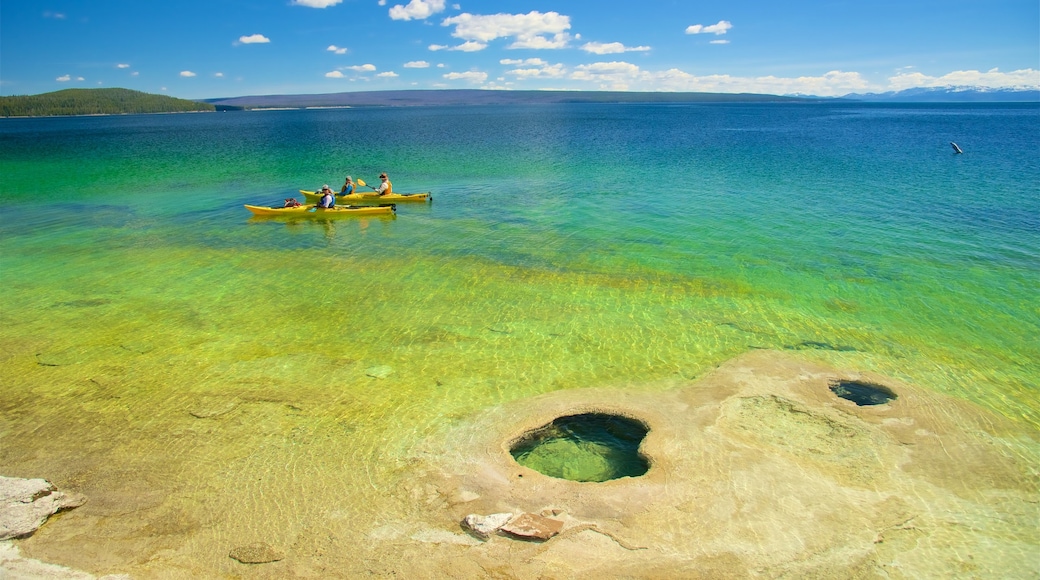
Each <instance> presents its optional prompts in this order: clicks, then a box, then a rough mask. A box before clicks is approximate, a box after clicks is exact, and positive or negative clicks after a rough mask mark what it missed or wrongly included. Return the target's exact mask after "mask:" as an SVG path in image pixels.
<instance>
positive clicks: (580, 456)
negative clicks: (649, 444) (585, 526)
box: [509, 413, 650, 482]
mask: <svg viewBox="0 0 1040 580" xmlns="http://www.w3.org/2000/svg"><path fill="white" fill-rule="evenodd" d="M648 431H649V429H648V428H647V426H646V425H644V424H643V423H641V422H639V421H636V420H635V419H629V418H628V417H622V416H620V415H611V414H607V413H584V414H581V415H568V416H565V417H558V418H557V419H555V420H553V422H552V423H549V424H548V425H544V426H542V427H539V428H538V429H535V430H533V431H529V432H527V433H525V434H524V436H523V437H521V438H520V439H518V440H517V441H516V442H514V443H513V445H512V446H511V448H510V450H509V452H510V453H511V454H512V455H513V458H514V459H516V462H517V463H519V464H520V465H523V466H524V467H528V468H530V469H533V470H535V471H538V472H539V473H543V474H545V475H548V476H550V477H557V478H560V479H569V480H571V481H597V482H599V481H608V480H611V479H619V478H622V477H638V476H640V475H643V474H645V473H646V472H647V470H649V469H650V462H648V461H647V460H646V458H645V457H643V456H642V455H641V454H640V453H639V445H640V444H641V443H642V442H643V438H644V437H646V434H647V432H648Z"/></svg>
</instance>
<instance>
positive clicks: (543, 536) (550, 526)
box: [499, 513, 563, 542]
mask: <svg viewBox="0 0 1040 580" xmlns="http://www.w3.org/2000/svg"><path fill="white" fill-rule="evenodd" d="M499 529H501V530H502V531H503V532H505V533H507V534H509V535H511V536H516V537H518V538H522V539H525V540H539V541H543V542H544V541H545V540H548V539H549V538H551V537H553V536H555V535H556V534H558V533H560V530H562V529H563V522H561V521H560V520H554V519H552V518H547V517H544V516H540V515H538V514H528V513H524V514H520V515H519V516H517V517H516V518H514V519H512V520H510V521H509V523H507V524H506V525H504V526H502V527H501V528H499Z"/></svg>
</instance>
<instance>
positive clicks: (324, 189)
mask: <svg viewBox="0 0 1040 580" xmlns="http://www.w3.org/2000/svg"><path fill="white" fill-rule="evenodd" d="M334 205H336V196H334V195H332V190H331V189H329V184H327V183H326V184H325V185H323V186H321V200H320V201H318V207H325V208H331V207H332V206H334Z"/></svg>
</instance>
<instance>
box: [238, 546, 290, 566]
mask: <svg viewBox="0 0 1040 580" xmlns="http://www.w3.org/2000/svg"><path fill="white" fill-rule="evenodd" d="M228 556H230V557H232V558H234V559H235V560H238V561H239V562H242V563H243V564H267V563H269V562H277V561H279V560H281V559H283V558H285V554H283V553H281V552H280V551H278V550H276V549H274V547H273V546H271V545H270V544H267V543H264V542H256V543H253V544H249V545H248V546H239V547H237V548H234V549H232V550H231V553H230V554H228Z"/></svg>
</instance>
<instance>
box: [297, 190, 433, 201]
mask: <svg viewBox="0 0 1040 580" xmlns="http://www.w3.org/2000/svg"><path fill="white" fill-rule="evenodd" d="M300 193H302V194H303V197H305V198H307V200H308V201H318V200H319V199H321V194H320V193H318V192H316V191H307V190H305V189H301V190H300ZM432 199H433V196H432V195H431V194H430V192H428V191H424V192H422V193H388V194H386V195H379V194H378V193H376V192H374V191H362V192H357V191H355V192H354V193H351V194H350V195H340V194H338V193H337V194H336V202H337V203H339V202H348V201H350V202H365V203H371V202H379V203H398V202H402V201H430V200H432Z"/></svg>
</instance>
